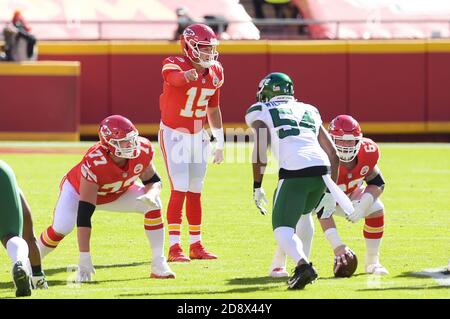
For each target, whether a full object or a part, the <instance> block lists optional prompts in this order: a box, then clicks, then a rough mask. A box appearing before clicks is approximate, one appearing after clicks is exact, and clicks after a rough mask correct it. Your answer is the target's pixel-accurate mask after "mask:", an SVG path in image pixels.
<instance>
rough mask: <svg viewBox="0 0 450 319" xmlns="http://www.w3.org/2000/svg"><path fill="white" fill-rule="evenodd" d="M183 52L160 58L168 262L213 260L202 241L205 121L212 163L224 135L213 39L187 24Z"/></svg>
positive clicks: (209, 32) (203, 27) (217, 159)
mask: <svg viewBox="0 0 450 319" xmlns="http://www.w3.org/2000/svg"><path fill="white" fill-rule="evenodd" d="M180 42H181V48H182V52H183V56H171V57H168V58H166V59H165V60H164V61H163V67H162V77H163V80H164V83H163V93H162V94H161V96H160V110H161V124H160V131H159V136H158V138H159V144H160V147H161V150H162V153H163V156H164V160H165V163H166V169H167V174H168V176H169V180H170V186H171V193H170V199H169V204H168V207H167V222H168V225H169V242H170V249H169V257H168V261H170V262H188V261H190V260H191V259H216V258H217V256H216V255H214V254H212V253H210V252H209V251H207V250H206V249H205V247H204V246H203V243H202V237H201V232H202V228H201V227H202V203H201V193H202V189H203V181H204V178H205V175H206V166H207V159H208V155H209V153H210V150H209V144H210V138H209V135H208V134H207V133H206V131H205V130H204V128H203V127H204V124H205V122H206V120H208V122H209V126H210V128H211V131H212V134H213V136H214V137H215V138H216V140H217V144H216V148H215V150H214V159H213V162H214V163H221V162H222V161H223V148H224V137H223V128H222V116H221V112H220V107H219V97H220V87H221V86H222V84H223V81H224V77H223V68H222V65H221V64H220V63H219V62H218V61H217V56H218V52H217V45H218V40H217V37H216V35H215V33H214V31H213V30H212V29H211V28H210V27H208V26H206V25H203V24H193V25H190V26H188V27H187V28H186V29H185V30H184V32H183V34H182V35H181V41H180ZM184 202H186V217H187V221H188V224H189V242H190V246H189V256H186V255H185V254H184V252H183V249H182V247H181V241H180V234H181V223H182V209H183V205H184Z"/></svg>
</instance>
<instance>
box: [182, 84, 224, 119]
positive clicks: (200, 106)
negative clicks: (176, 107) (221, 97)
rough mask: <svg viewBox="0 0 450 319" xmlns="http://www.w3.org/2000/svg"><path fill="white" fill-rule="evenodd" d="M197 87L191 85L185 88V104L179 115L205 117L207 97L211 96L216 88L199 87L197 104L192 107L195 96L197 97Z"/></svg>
mask: <svg viewBox="0 0 450 319" xmlns="http://www.w3.org/2000/svg"><path fill="white" fill-rule="evenodd" d="M197 91H198V88H196V87H191V88H190V89H189V90H187V92H186V95H187V96H188V97H187V100H186V105H185V106H184V108H183V109H181V111H180V115H181V116H183V117H194V116H195V117H205V116H206V107H207V106H208V100H209V97H211V96H213V95H214V93H215V92H216V90H213V89H205V88H202V89H200V97H199V98H198V101H197V106H196V107H195V109H193V106H194V101H195V98H196V97H197Z"/></svg>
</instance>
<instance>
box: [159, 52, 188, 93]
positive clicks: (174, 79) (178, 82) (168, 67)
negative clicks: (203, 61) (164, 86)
mask: <svg viewBox="0 0 450 319" xmlns="http://www.w3.org/2000/svg"><path fill="white" fill-rule="evenodd" d="M161 73H162V76H163V79H164V81H166V82H167V83H169V84H170V85H172V86H175V87H180V86H183V85H185V84H186V83H187V81H186V78H185V77H184V71H183V69H182V68H181V66H180V65H179V64H178V60H177V59H176V58H174V57H168V58H166V59H164V61H163V66H162V70H161Z"/></svg>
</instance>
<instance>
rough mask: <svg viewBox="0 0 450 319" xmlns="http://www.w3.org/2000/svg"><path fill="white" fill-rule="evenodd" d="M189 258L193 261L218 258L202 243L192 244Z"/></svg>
mask: <svg viewBox="0 0 450 319" xmlns="http://www.w3.org/2000/svg"><path fill="white" fill-rule="evenodd" d="M189 257H190V258H191V259H217V256H216V255H214V254H211V253H210V252H209V251H207V250H206V249H205V247H203V245H202V243H201V242H200V241H198V242H196V243H193V244H191V246H190V251H189Z"/></svg>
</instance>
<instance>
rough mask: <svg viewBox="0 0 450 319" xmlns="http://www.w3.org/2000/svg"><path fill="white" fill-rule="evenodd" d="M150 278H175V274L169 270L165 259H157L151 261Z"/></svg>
mask: <svg viewBox="0 0 450 319" xmlns="http://www.w3.org/2000/svg"><path fill="white" fill-rule="evenodd" d="M150 278H157V279H168V278H175V273H174V272H173V271H172V269H170V267H169V264H168V263H167V261H166V258H165V257H162V258H157V259H154V260H153V261H152V273H151V274H150Z"/></svg>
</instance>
